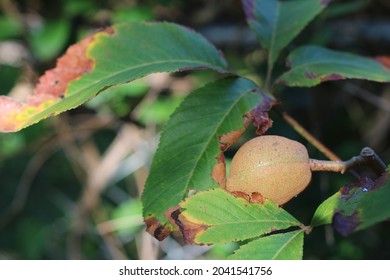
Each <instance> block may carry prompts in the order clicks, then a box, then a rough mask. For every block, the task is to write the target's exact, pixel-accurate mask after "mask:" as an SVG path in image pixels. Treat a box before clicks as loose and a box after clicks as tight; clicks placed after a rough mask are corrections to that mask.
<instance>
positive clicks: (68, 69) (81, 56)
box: [0, 28, 114, 132]
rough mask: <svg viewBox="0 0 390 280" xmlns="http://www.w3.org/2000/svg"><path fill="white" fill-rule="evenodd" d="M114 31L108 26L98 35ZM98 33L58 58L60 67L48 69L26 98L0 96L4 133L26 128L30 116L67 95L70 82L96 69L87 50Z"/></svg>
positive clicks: (1, 126) (70, 48)
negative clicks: (17, 98)
mask: <svg viewBox="0 0 390 280" xmlns="http://www.w3.org/2000/svg"><path fill="white" fill-rule="evenodd" d="M113 32H114V30H113V29H112V28H107V29H105V30H104V31H102V32H99V33H97V34H101V33H107V34H112V33H113ZM95 36H96V34H94V35H91V36H89V37H86V38H85V39H83V40H81V41H80V42H78V43H76V44H74V45H72V46H70V47H69V48H68V49H67V51H66V53H65V54H64V55H63V56H62V57H60V58H59V59H58V60H57V64H56V67H55V68H53V69H51V70H48V71H46V72H45V74H44V75H43V76H41V77H40V79H39V81H38V84H37V85H36V87H35V89H34V93H33V94H32V95H30V96H28V97H27V99H26V100H25V101H24V100H23V101H22V100H16V99H13V98H10V97H7V96H0V131H1V132H12V131H17V130H19V129H21V128H23V127H24V126H25V123H26V122H28V120H29V118H31V117H32V116H34V115H36V114H38V113H40V112H42V111H43V110H44V109H45V108H47V107H49V106H51V105H52V104H53V103H56V102H58V101H60V100H61V99H62V98H63V97H65V96H66V90H67V88H68V86H69V83H70V82H72V81H74V80H77V79H79V78H80V77H81V76H82V75H83V74H85V73H87V72H89V71H91V70H92V69H93V67H94V61H93V60H92V59H91V58H88V55H87V51H88V48H89V47H90V45H91V43H92V42H93V40H94V38H95Z"/></svg>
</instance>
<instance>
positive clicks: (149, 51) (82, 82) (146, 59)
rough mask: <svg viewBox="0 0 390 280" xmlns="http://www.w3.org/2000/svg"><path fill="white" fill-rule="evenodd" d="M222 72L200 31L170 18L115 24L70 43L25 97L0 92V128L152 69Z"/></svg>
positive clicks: (22, 123) (71, 104) (13, 128)
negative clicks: (25, 98)
mask: <svg viewBox="0 0 390 280" xmlns="http://www.w3.org/2000/svg"><path fill="white" fill-rule="evenodd" d="M191 69H212V70H215V71H219V72H227V64H226V61H225V60H224V58H223V57H222V56H221V54H220V53H219V52H218V50H217V49H215V47H214V46H212V45H211V44H210V43H209V42H208V41H207V40H206V39H204V38H203V37H202V36H201V35H199V34H197V33H195V32H193V31H191V30H189V29H188V28H184V27H182V26H179V25H177V24H173V23H142V22H134V23H124V24H117V25H114V26H112V27H109V28H106V29H105V30H103V31H101V32H98V33H96V34H94V35H91V36H89V37H87V38H85V39H83V40H82V41H80V42H79V43H77V44H75V45H73V46H71V47H69V49H68V50H67V52H66V54H65V55H64V56H62V57H61V58H60V59H59V60H58V61H57V65H56V67H55V68H54V69H52V70H49V71H47V72H46V73H45V74H44V75H43V76H42V77H41V78H40V80H39V83H38V85H37V86H36V88H35V91H34V94H33V95H32V96H29V97H28V99H27V100H26V101H25V102H21V101H18V100H15V99H13V98H10V97H8V96H0V132H13V131H17V130H20V129H22V128H24V127H26V126H29V125H31V124H34V123H36V122H38V121H40V120H42V119H44V118H47V117H49V116H52V115H57V114H59V113H61V112H64V111H66V110H69V109H72V108H75V107H77V106H80V105H81V104H83V103H84V102H86V101H88V100H89V99H91V98H92V97H94V96H95V95H96V94H97V93H99V92H101V91H102V90H104V89H106V88H108V87H110V86H113V85H116V84H121V83H125V82H130V81H132V80H134V79H137V78H140V77H142V76H145V75H148V74H151V73H155V72H175V71H184V70H191Z"/></svg>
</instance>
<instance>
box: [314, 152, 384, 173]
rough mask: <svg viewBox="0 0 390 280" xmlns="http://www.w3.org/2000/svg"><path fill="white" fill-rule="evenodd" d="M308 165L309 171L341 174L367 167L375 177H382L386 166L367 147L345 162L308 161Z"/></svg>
mask: <svg viewBox="0 0 390 280" xmlns="http://www.w3.org/2000/svg"><path fill="white" fill-rule="evenodd" d="M309 164H310V169H311V171H330V172H338V173H341V174H344V173H345V172H347V171H349V170H350V169H352V168H355V167H357V166H362V165H365V166H367V167H369V168H370V169H371V170H372V171H373V172H375V174H376V175H377V176H380V175H382V173H383V172H385V170H386V165H385V164H384V163H383V161H382V160H381V159H380V157H379V156H378V155H377V154H376V153H375V152H374V150H372V149H371V148H369V147H365V148H363V149H362V151H361V152H360V155H358V156H354V157H352V158H351V159H349V160H347V161H329V160H317V159H309Z"/></svg>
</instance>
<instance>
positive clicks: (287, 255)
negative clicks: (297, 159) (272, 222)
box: [229, 230, 303, 260]
mask: <svg viewBox="0 0 390 280" xmlns="http://www.w3.org/2000/svg"><path fill="white" fill-rule="evenodd" d="M302 256H303V231H302V230H295V231H291V232H287V233H279V234H271V235H269V236H264V237H260V238H259V239H257V240H254V241H251V242H249V243H247V244H245V245H243V246H241V247H240V248H239V249H237V250H236V251H235V252H234V253H233V255H230V256H229V259H232V260H301V259H302Z"/></svg>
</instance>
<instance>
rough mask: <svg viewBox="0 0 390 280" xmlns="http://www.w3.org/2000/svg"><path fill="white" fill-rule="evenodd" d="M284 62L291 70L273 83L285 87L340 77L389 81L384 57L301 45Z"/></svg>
mask: <svg viewBox="0 0 390 280" xmlns="http://www.w3.org/2000/svg"><path fill="white" fill-rule="evenodd" d="M287 61H288V63H287V64H288V67H291V69H290V70H289V71H287V72H286V73H284V74H283V75H282V76H280V77H279V78H278V79H277V81H276V82H277V83H280V84H285V85H288V86H294V87H312V86H315V85H318V84H320V83H322V82H325V81H334V80H343V79H363V80H370V81H376V82H390V68H389V67H388V66H386V61H388V60H387V59H386V58H382V59H380V58H377V59H373V58H368V57H363V56H359V55H355V54H351V53H346V52H340V51H333V50H329V49H326V48H323V47H319V46H303V47H300V48H297V49H296V50H294V51H293V52H292V53H291V54H290V55H289V57H288V59H287Z"/></svg>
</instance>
